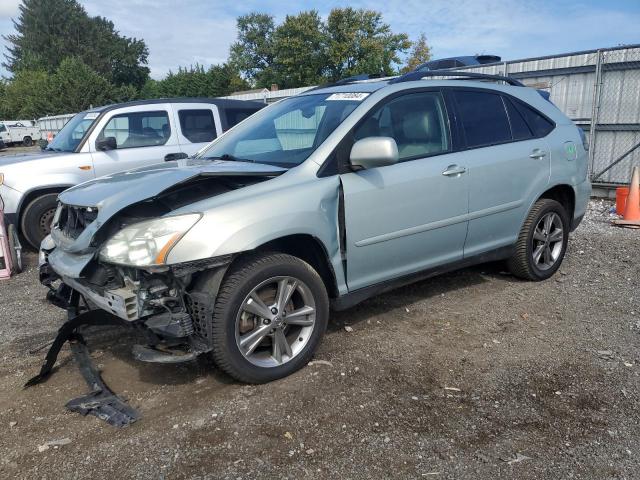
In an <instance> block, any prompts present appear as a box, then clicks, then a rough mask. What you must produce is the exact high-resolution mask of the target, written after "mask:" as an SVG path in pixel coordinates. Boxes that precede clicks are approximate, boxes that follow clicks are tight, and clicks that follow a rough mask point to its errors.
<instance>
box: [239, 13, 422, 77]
mask: <svg viewBox="0 0 640 480" xmlns="http://www.w3.org/2000/svg"><path fill="white" fill-rule="evenodd" d="M410 46H411V42H410V41H409V39H408V37H407V35H406V34H404V33H400V34H394V33H393V32H392V31H391V27H390V26H389V25H388V24H386V23H384V22H383V21H382V16H381V14H380V13H378V12H375V11H372V10H365V9H354V8H350V7H348V8H335V9H333V10H332V11H331V13H330V14H329V18H328V19H327V21H326V22H323V21H322V19H321V18H320V16H319V15H318V12H316V11H315V10H311V11H308V12H301V13H299V14H298V15H288V16H287V17H286V18H285V20H284V22H283V23H282V24H281V25H278V26H276V25H275V23H274V19H273V17H272V16H270V15H266V14H260V13H251V14H248V15H244V16H242V17H239V18H238V41H237V42H236V43H234V44H233V45H232V46H231V52H230V62H231V63H232V64H233V65H234V66H235V67H236V68H237V69H238V70H239V71H240V72H241V73H242V75H243V76H244V77H245V78H247V79H248V80H249V81H250V82H251V83H252V84H253V85H254V86H257V87H269V86H270V85H271V84H272V83H277V84H278V85H279V86H282V87H285V88H286V87H299V86H303V85H310V84H315V83H321V82H324V81H334V80H338V79H340V78H344V77H346V76H351V75H358V74H361V73H384V74H387V75H391V74H393V73H395V70H396V69H395V66H396V65H398V64H399V63H400V57H399V54H401V53H404V52H405V51H407V50H408V49H409V47H410Z"/></svg>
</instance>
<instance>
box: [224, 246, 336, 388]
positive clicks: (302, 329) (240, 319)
mask: <svg viewBox="0 0 640 480" xmlns="http://www.w3.org/2000/svg"><path fill="white" fill-rule="evenodd" d="M328 319H329V299H328V296H327V291H326V289H325V287H324V284H323V282H322V279H321V278H320V275H318V273H317V272H316V271H315V270H314V269H313V268H312V267H311V266H310V265H309V264H307V263H306V262H304V261H302V260H300V259H299V258H296V257H293V256H291V255H285V254H280V253H272V254H262V255H252V256H249V257H247V258H245V259H243V260H240V262H239V263H238V264H237V265H235V266H232V267H231V269H230V270H229V272H227V275H226V277H225V279H224V281H223V283H222V285H221V287H220V291H219V292H218V296H217V298H216V303H215V307H214V311H213V319H212V322H213V325H212V327H213V328H212V334H213V352H212V353H213V359H214V361H215V363H216V365H217V366H218V367H219V368H220V369H222V370H224V371H225V372H226V373H228V374H229V375H230V376H232V377H233V378H235V379H236V380H239V381H241V382H246V383H266V382H270V381H272V380H276V379H278V378H282V377H286V376H287V375H290V374H291V373H293V372H295V371H296V370H298V369H300V368H302V367H303V366H305V365H306V364H307V363H308V362H309V360H310V359H311V357H312V356H313V353H314V352H315V350H316V348H317V347H318V345H319V343H320V340H321V339H322V336H323V334H324V332H325V330H326V328H327V322H328Z"/></svg>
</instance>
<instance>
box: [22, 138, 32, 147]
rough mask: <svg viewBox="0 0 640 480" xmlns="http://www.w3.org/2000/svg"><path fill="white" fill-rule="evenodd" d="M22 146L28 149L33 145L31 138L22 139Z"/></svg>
mask: <svg viewBox="0 0 640 480" xmlns="http://www.w3.org/2000/svg"><path fill="white" fill-rule="evenodd" d="M22 145H23V146H25V147H30V146H31V145H33V139H32V138H31V137H24V138H23V139H22Z"/></svg>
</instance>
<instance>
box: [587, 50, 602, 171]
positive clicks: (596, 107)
mask: <svg viewBox="0 0 640 480" xmlns="http://www.w3.org/2000/svg"><path fill="white" fill-rule="evenodd" d="M597 55H598V57H597V59H596V74H595V80H594V82H593V102H592V106H591V125H590V126H589V163H590V170H591V174H592V175H593V172H594V167H595V163H594V162H595V145H596V125H597V124H598V117H599V115H600V86H601V84H602V50H598V52H597Z"/></svg>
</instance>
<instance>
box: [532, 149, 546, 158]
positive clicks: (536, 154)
mask: <svg viewBox="0 0 640 480" xmlns="http://www.w3.org/2000/svg"><path fill="white" fill-rule="evenodd" d="M546 156H547V152H545V151H544V150H540V149H539V148H536V149H535V150H534V151H533V152H531V153H530V154H529V158H533V159H534V160H540V159H541V158H544V157H546Z"/></svg>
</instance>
